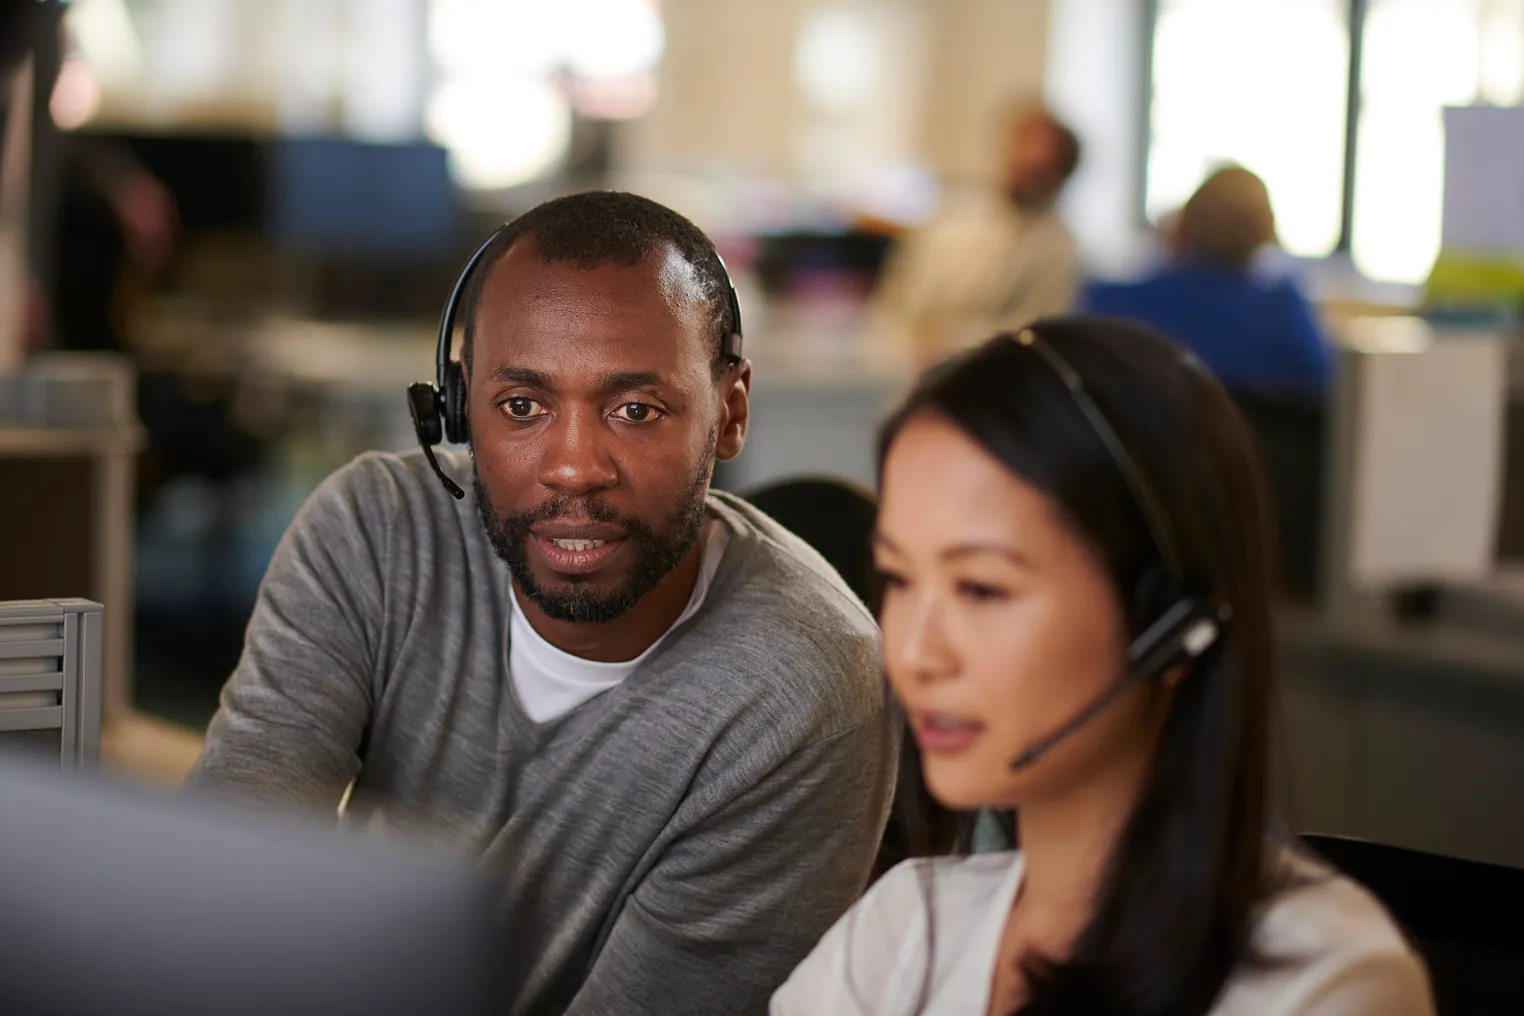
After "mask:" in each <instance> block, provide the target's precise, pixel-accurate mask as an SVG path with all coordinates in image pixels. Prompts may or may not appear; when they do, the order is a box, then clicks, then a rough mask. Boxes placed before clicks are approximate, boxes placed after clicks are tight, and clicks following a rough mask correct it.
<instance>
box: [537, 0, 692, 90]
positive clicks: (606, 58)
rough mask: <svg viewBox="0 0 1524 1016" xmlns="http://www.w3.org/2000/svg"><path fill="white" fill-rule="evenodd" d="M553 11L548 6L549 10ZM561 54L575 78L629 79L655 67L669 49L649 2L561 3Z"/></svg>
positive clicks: (590, 0) (568, 0) (572, 0)
mask: <svg viewBox="0 0 1524 1016" xmlns="http://www.w3.org/2000/svg"><path fill="white" fill-rule="evenodd" d="M547 6H549V5H547ZM556 7H557V9H558V10H559V11H560V12H561V14H562V17H563V18H564V21H563V22H562V27H563V35H562V40H563V46H564V49H563V55H564V57H565V59H566V64H567V66H568V67H569V68H570V69H571V71H572V73H573V74H577V75H581V76H584V77H591V78H610V79H616V78H630V77H633V76H634V75H637V74H643V73H647V72H649V71H651V70H652V69H653V68H655V66H656V64H657V62H658V61H660V60H661V54H662V50H663V48H664V47H665V45H666V35H665V33H664V32H663V31H662V23H661V11H660V10H659V9H658V8H657V6H656V4H654V3H652V2H650V0H562V2H561V3H559V4H557V5H556Z"/></svg>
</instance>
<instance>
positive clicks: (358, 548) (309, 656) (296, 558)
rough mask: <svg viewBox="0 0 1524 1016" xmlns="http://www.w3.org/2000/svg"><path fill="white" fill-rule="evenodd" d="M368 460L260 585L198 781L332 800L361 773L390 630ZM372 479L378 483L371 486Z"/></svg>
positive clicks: (267, 795)
mask: <svg viewBox="0 0 1524 1016" xmlns="http://www.w3.org/2000/svg"><path fill="white" fill-rule="evenodd" d="M375 468H376V467H375V466H374V465H373V464H372V465H370V466H367V465H366V464H365V463H364V461H363V460H362V461H361V462H360V463H357V464H354V465H351V466H349V467H346V468H345V469H343V470H341V471H340V472H338V473H336V474H334V475H333V476H332V477H330V478H329V479H328V480H326V481H325V482H324V483H323V485H322V486H321V487H319V488H318V490H317V491H316V492H315V493H314V494H313V495H312V497H311V498H310V499H309V500H308V501H307V503H306V505H304V506H303V507H302V510H301V512H299V513H298V515H297V517H296V519H295V521H293V522H292V523H291V527H290V529H288V530H287V531H286V535H285V537H284V538H283V539H282V540H281V543H280V546H279V548H278V549H277V550H276V552H275V556H274V558H273V560H272V561H271V562H270V567H269V570H268V571H267V572H266V573H265V577H264V581H263V582H262V583H261V584H260V589H259V599H258V601H257V603H256V604H255V607H254V615H253V617H252V618H251V619H250V621H249V628H248V633H247V635H246V637H245V642H244V649H243V656H242V658H241V659H240V660H239V662H238V667H237V669H236V670H235V671H234V672H233V676H232V678H231V679H230V680H229V681H228V683H227V685H226V687H224V688H223V691H222V705H221V708H220V709H219V710H218V711H217V715H216V716H215V717H214V718H213V720H212V724H211V728H210V729H209V731H208V733H207V739H206V746H205V748H204V749H203V750H202V752H201V757H200V758H199V759H198V760H197V761H196V764H195V766H194V768H192V770H191V773H190V776H189V777H188V779H187V786H188V787H189V788H191V789H192V790H195V791H199V792H211V793H225V794H228V795H230V796H239V797H245V798H252V799H255V800H262V801H266V802H270V803H279V804H286V803H289V804H302V805H310V806H313V807H316V808H322V809H333V808H336V807H337V806H338V803H339V800H340V798H341V797H342V795H343V793H344V789H345V788H346V787H347V786H348V785H349V782H350V781H351V780H352V779H354V777H355V775H356V774H357V773H358V772H359V771H360V757H359V747H360V742H361V738H362V736H363V734H364V731H365V726H366V724H367V722H368V721H369V718H370V709H371V701H372V696H373V685H372V677H373V674H374V671H375V667H376V660H377V658H378V642H379V632H380V629H381V611H382V602H381V581H382V577H381V569H380V568H379V564H378V560H379V557H380V556H383V555H384V553H385V546H384V540H385V534H384V533H376V532H371V531H370V530H371V529H372V528H373V526H368V525H367V521H366V518H367V516H371V515H378V516H380V517H382V518H384V513H379V512H364V513H363V514H362V506H364V505H366V503H367V501H369V500H374V498H375V492H374V491H373V490H372V491H370V492H369V493H368V494H367V493H365V492H363V491H361V490H357V487H358V486H360V485H361V477H362V475H363V474H364V472H366V471H367V470H373V469H375ZM366 486H367V487H369V486H373V485H366Z"/></svg>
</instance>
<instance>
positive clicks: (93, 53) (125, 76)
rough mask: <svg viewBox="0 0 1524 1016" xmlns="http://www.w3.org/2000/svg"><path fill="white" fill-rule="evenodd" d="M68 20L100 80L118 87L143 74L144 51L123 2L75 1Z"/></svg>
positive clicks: (110, 0)
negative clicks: (120, 83) (121, 83)
mask: <svg viewBox="0 0 1524 1016" xmlns="http://www.w3.org/2000/svg"><path fill="white" fill-rule="evenodd" d="M65 19H66V20H65V25H66V27H67V28H68V31H69V36H70V38H71V39H73V40H74V42H75V43H76V44H77V45H78V46H79V51H80V54H81V55H82V56H83V57H84V59H85V60H86V61H88V62H89V65H90V69H91V71H92V72H93V73H94V76H95V79H96V80H98V81H102V82H105V83H107V84H116V83H118V82H126V81H131V80H133V79H135V78H136V77H137V76H138V74H139V73H140V72H141V71H142V69H143V47H142V44H141V43H140V42H139V40H138V33H137V30H136V29H134V28H133V27H132V17H131V15H129V14H128V13H127V6H126V4H125V3H123V0H74V2H73V3H71V4H69V9H68V13H67V14H66V15H65Z"/></svg>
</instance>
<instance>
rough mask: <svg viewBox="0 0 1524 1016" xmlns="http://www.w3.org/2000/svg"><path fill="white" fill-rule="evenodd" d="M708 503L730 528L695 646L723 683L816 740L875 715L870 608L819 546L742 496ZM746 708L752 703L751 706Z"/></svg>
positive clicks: (878, 696)
mask: <svg viewBox="0 0 1524 1016" xmlns="http://www.w3.org/2000/svg"><path fill="white" fill-rule="evenodd" d="M710 508H711V510H712V511H714V512H715V513H716V514H718V515H719V516H720V517H721V519H722V520H724V521H725V523H726V524H727V525H728V526H729V527H730V530H731V539H730V544H729V546H728V547H727V549H726V552H725V561H724V563H723V564H722V565H721V568H720V572H719V573H718V574H717V575H716V577H715V583H714V586H713V587H712V588H711V591H710V601H709V602H706V604H705V607H706V610H705V613H704V618H703V620H702V621H701V625H702V631H696V632H695V635H696V636H697V638H696V639H695V640H694V643H693V648H692V649H691V650H690V652H691V653H692V654H693V657H694V658H696V659H701V660H702V661H703V662H704V663H705V664H706V669H710V668H709V667H708V666H707V665H708V664H718V667H717V668H716V669H717V671H718V672H719V673H722V674H724V675H725V676H726V680H725V681H724V683H723V684H713V683H711V684H706V685H704V686H702V688H701V689H696V690H695V691H694V694H702V695H703V696H704V697H705V699H706V701H708V702H709V703H710V704H711V705H712V704H713V703H714V701H715V695H716V693H717V692H718V691H719V689H720V688H721V687H724V688H728V689H730V690H731V691H732V692H733V698H734V701H735V703H736V705H737V707H740V705H741V703H747V704H749V706H755V705H756V704H757V703H758V702H768V703H772V704H773V705H772V706H770V707H769V708H768V709H766V710H763V711H762V713H765V714H766V715H768V716H770V717H772V719H770V720H769V722H770V723H776V720H777V717H779V716H781V715H787V716H789V717H790V718H791V720H790V724H789V725H790V726H791V727H793V728H794V733H795V735H797V737H798V738H801V739H805V740H818V739H820V738H824V737H830V736H832V735H833V734H837V733H841V732H844V731H846V730H848V729H851V728H852V727H855V726H857V725H859V724H861V723H865V722H870V721H875V720H876V719H877V718H878V717H880V716H881V715H882V713H883V710H884V706H885V699H884V689H883V676H882V670H881V665H880V662H879V642H878V627H877V625H876V624H875V623H874V621H873V616H872V615H871V614H870V613H869V612H868V609H867V608H866V607H865V606H863V604H862V601H860V600H859V599H858V598H857V597H856V596H855V595H853V593H852V591H851V590H850V589H849V588H848V587H847V585H846V583H845V582H844V581H842V579H841V576H839V575H837V574H836V572H835V571H834V570H833V569H832V568H831V566H830V565H829V564H827V563H826V561H825V559H824V558H822V557H821V556H820V555H819V554H818V553H816V552H815V551H814V550H813V549H811V548H810V547H809V546H808V545H806V544H805V543H804V542H803V541H802V540H800V539H799V538H798V537H796V536H794V535H793V534H792V533H789V532H788V531H787V530H786V529H784V528H783V527H782V526H780V525H779V524H778V523H776V522H774V521H773V520H772V519H770V518H768V517H767V516H766V515H764V514H763V513H762V512H761V511H759V510H758V509H756V508H754V507H752V506H751V505H749V504H747V503H746V502H744V501H742V500H740V499H739V498H736V497H733V496H730V495H717V496H714V497H712V498H711V499H710ZM749 706H748V708H749Z"/></svg>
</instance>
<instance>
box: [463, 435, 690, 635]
mask: <svg viewBox="0 0 1524 1016" xmlns="http://www.w3.org/2000/svg"><path fill="white" fill-rule="evenodd" d="M705 461H706V466H705V467H704V468H702V469H701V470H700V471H699V474H698V476H696V477H695V478H694V481H693V482H692V483H691V484H689V486H688V489H687V491H685V492H684V494H683V499H682V501H681V502H680V503H679V504H678V507H677V511H676V512H674V513H673V515H672V518H671V520H670V521H669V522H668V523H667V525H666V526H665V527H663V530H662V531H661V532H657V531H656V530H654V529H652V528H651V527H650V526H648V525H646V523H645V522H643V521H641V520H640V519H638V518H636V517H635V516H633V515H627V514H625V513H623V512H621V511H618V510H616V509H614V508H612V507H610V506H609V505H607V504H605V503H603V502H602V501H600V500H598V499H597V498H596V497H592V496H587V497H575V498H573V497H565V496H557V497H553V498H551V499H550V500H549V501H546V502H545V503H544V504H542V505H539V506H538V507H535V508H532V509H530V510H529V511H524V512H515V513H512V514H509V515H500V514H498V511H497V509H496V508H495V507H493V504H492V499H491V498H490V497H488V496H487V491H486V488H485V487H483V486H482V479H481V474H480V472H478V471H477V470H476V468H475V463H474V462H473V463H472V469H471V483H472V486H473V487H474V488H475V491H476V508H477V511H478V513H479V514H480V515H481V520H482V528H483V529H485V530H486V531H487V539H488V541H489V542H490V543H491V544H492V549H493V550H494V551H496V552H497V556H498V557H499V558H501V559H502V561H503V563H504V564H506V565H507V566H508V569H509V571H511V572H513V577H514V579H515V581H517V582H518V586H519V589H521V590H522V591H523V593H524V595H525V596H527V597H529V599H530V601H531V602H533V603H534V605H535V606H537V607H539V608H540V610H542V611H544V613H545V616H547V617H549V618H552V619H553V620H556V621H572V622H578V623H592V624H601V623H606V622H609V621H613V620H616V619H617V618H620V617H623V616H624V615H625V614H626V613H628V612H629V610H630V609H631V608H632V607H634V606H635V604H637V603H639V602H640V600H641V598H642V597H644V596H645V595H646V594H647V593H649V592H650V591H651V590H652V589H655V588H656V586H657V585H658V584H659V583H660V582H661V580H662V579H664V578H666V577H667V576H668V575H670V574H671V573H672V569H674V568H676V567H677V566H678V563H679V562H681V561H682V559H683V558H684V557H685V556H687V554H688V551H690V550H692V549H693V545H694V544H695V543H697V542H698V538H699V530H700V527H701V526H702V524H703V521H704V496H705V494H706V493H707V492H708V490H709V469H708V467H707V459H706V460H705ZM565 517H571V518H575V519H578V520H590V521H593V522H606V523H610V524H613V525H616V526H619V527H620V528H621V529H623V530H624V532H625V536H624V538H625V539H626V540H628V541H629V543H630V548H631V550H632V551H633V552H634V555H635V560H634V562H633V563H632V564H631V565H630V570H629V573H628V574H627V575H626V577H625V580H624V583H623V584H622V585H620V586H619V587H618V588H617V589H613V590H610V591H609V592H606V593H599V592H597V591H596V590H594V589H591V588H589V587H588V586H587V585H586V584H585V582H584V580H582V579H580V578H578V577H575V576H572V577H568V579H567V580H566V581H567V583H568V587H567V588H564V589H542V588H540V586H539V584H538V583H536V582H535V579H534V573H533V572H532V571H531V570H530V567H529V550H528V547H529V539H530V532H529V529H530V527H531V526H535V525H538V524H539V523H541V522H549V521H550V520H552V519H559V518H565Z"/></svg>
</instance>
